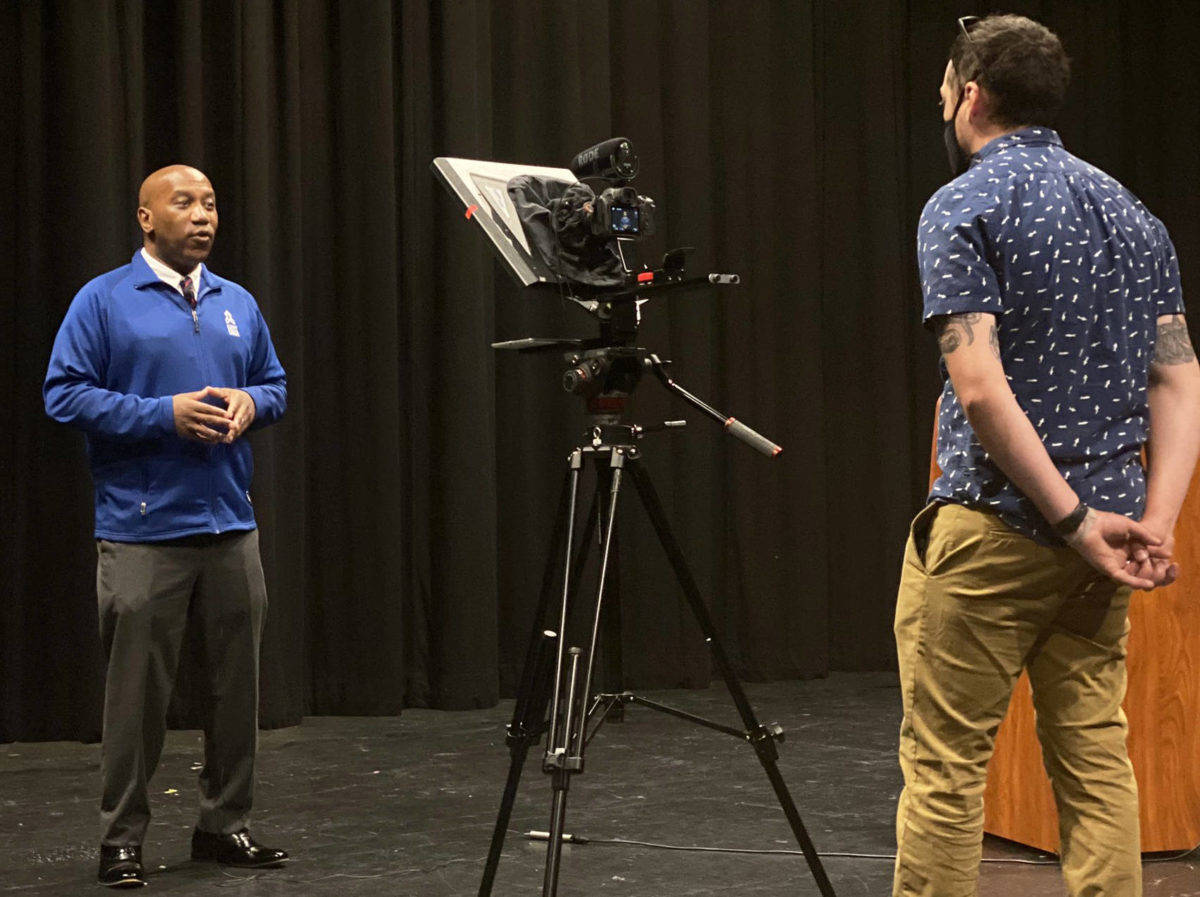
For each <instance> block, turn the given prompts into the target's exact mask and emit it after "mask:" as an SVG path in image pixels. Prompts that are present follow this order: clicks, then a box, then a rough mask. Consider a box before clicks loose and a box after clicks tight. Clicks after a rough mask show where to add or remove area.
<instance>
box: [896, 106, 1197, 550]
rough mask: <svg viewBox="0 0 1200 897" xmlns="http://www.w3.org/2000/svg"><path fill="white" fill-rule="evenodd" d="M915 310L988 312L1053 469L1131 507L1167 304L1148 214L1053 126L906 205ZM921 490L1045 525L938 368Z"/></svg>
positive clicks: (1167, 259)
mask: <svg viewBox="0 0 1200 897" xmlns="http://www.w3.org/2000/svg"><path fill="white" fill-rule="evenodd" d="M917 255H918V261H919V265H920V274H921V288H922V291H923V293H924V299H925V309H924V320H925V322H926V323H927V324H928V323H929V322H930V320H931V319H933V318H936V317H938V316H940V315H953V314H963V313H967V312H986V313H989V314H993V315H995V316H996V324H997V329H998V331H999V337H1000V360H1001V362H1002V364H1003V365H1004V371H1005V374H1006V376H1007V377H1008V382H1009V385H1010V386H1011V387H1012V390H1013V392H1014V394H1015V395H1016V397H1017V401H1018V402H1019V403H1020V405H1021V408H1022V409H1024V411H1025V413H1026V415H1028V417H1029V420H1030V421H1031V422H1032V423H1033V426H1034V428H1035V429H1036V430H1037V433H1038V435H1039V436H1040V437H1041V438H1042V442H1043V444H1044V445H1045V446H1046V450H1047V451H1048V452H1049V454H1050V457H1051V459H1052V460H1053V461H1054V463H1055V465H1056V466H1057V467H1058V470H1059V472H1060V473H1061V474H1062V475H1063V476H1064V477H1065V478H1066V480H1067V482H1068V483H1070V484H1071V486H1072V487H1073V488H1074V490H1075V492H1076V494H1078V495H1079V497H1080V498H1081V499H1082V500H1083V501H1085V502H1087V504H1088V505H1090V506H1091V507H1094V508H1097V509H1100V510H1105V511H1114V512H1116V513H1119V514H1124V515H1126V516H1129V517H1133V518H1140V517H1141V514H1142V510H1143V508H1144V506H1145V498H1146V482H1145V473H1144V471H1143V469H1142V465H1141V460H1140V454H1139V451H1140V449H1141V446H1142V444H1143V443H1144V442H1145V441H1146V435H1147V429H1148V405H1147V396H1146V386H1147V380H1148V377H1149V365H1150V360H1151V358H1152V357H1153V354H1154V340H1155V335H1156V332H1157V318H1158V316H1159V315H1166V314H1182V313H1183V297H1182V292H1181V290H1180V284H1179V265H1178V262H1177V260H1176V258H1175V249H1174V247H1173V246H1172V245H1171V240H1170V238H1169V237H1168V236H1167V232H1166V229H1165V228H1164V227H1163V225H1162V222H1160V221H1159V220H1158V219H1157V218H1155V217H1154V216H1153V215H1151V214H1150V213H1149V212H1148V211H1147V210H1146V208H1145V206H1143V205H1142V203H1141V202H1140V201H1138V199H1137V198H1136V197H1135V196H1134V195H1133V194H1132V193H1130V192H1129V191H1128V190H1126V189H1125V188H1124V187H1122V186H1121V185H1120V184H1119V183H1118V182H1117V181H1116V180H1114V179H1113V178H1111V177H1109V176H1108V175H1107V174H1105V173H1104V172H1102V171H1100V170H1099V169H1097V168H1095V167H1094V166H1092V165H1089V164H1088V163H1087V162H1084V161H1083V160H1081V159H1078V158H1076V157H1075V156H1073V155H1071V154H1070V153H1068V152H1067V151H1066V150H1065V149H1063V145H1062V141H1061V140H1060V139H1059V137H1058V134H1056V133H1055V132H1054V131H1052V130H1049V129H1046V128H1025V129H1022V130H1019V131H1015V132H1013V133H1010V134H1006V135H1004V136H1002V137H998V138H996V139H995V140H993V141H991V142H990V143H988V144H987V145H986V146H984V147H983V148H982V149H981V150H980V151H979V152H978V153H976V154H975V156H974V157H973V158H972V162H971V167H970V168H969V169H968V170H967V171H966V173H964V174H962V175H960V176H959V177H957V178H955V179H954V180H953V181H951V182H950V183H948V184H946V185H945V186H944V187H942V188H941V189H940V190H938V191H937V192H936V193H935V194H934V195H933V197H932V198H931V199H930V200H929V202H928V203H927V204H926V205H925V209H924V211H923V212H922V213H921V221H920V224H919V226H918V232H917ZM942 374H943V377H944V379H945V387H944V389H943V392H942V400H941V413H940V416H939V419H938V436H937V460H938V466H940V467H941V469H942V475H941V477H939V478H938V480H937V482H935V483H934V485H933V489H932V491H931V493H930V499H931V500H941V501H949V502H954V503H957V504H963V505H968V506H973V507H979V508H983V509H987V510H990V511H993V512H995V513H996V514H998V515H999V516H1000V517H1001V519H1003V520H1004V521H1005V522H1006V523H1008V524H1009V525H1010V526H1012V527H1013V528H1014V529H1016V530H1018V531H1019V532H1021V533H1024V534H1025V535H1027V536H1030V537H1031V538H1034V539H1036V540H1037V541H1039V542H1044V543H1053V542H1056V541H1058V539H1057V537H1056V536H1055V535H1054V533H1053V530H1052V529H1051V528H1050V525H1049V523H1048V522H1047V521H1046V519H1045V518H1044V517H1043V516H1042V515H1041V513H1040V512H1039V511H1038V510H1037V508H1036V507H1035V506H1034V504H1033V502H1031V501H1030V500H1029V499H1027V498H1026V497H1025V496H1024V495H1023V494H1022V493H1021V492H1020V491H1019V490H1018V489H1017V488H1016V487H1015V486H1014V485H1013V484H1012V483H1011V482H1009V480H1008V478H1007V477H1006V476H1005V475H1004V474H1003V473H1002V472H1001V471H1000V469H999V468H998V467H997V466H996V465H995V463H994V462H993V461H991V459H990V458H989V457H988V454H987V453H986V452H985V451H984V450H983V448H982V446H981V445H980V444H979V440H978V439H977V438H976V436H975V433H974V431H973V430H972V429H971V425H970V424H969V423H968V422H967V418H966V415H965V414H964V412H963V408H962V405H961V404H960V403H959V401H958V397H957V396H956V395H955V392H954V384H953V383H952V382H951V381H950V378H949V377H948V376H946V372H945V364H944V363H943V364H942Z"/></svg>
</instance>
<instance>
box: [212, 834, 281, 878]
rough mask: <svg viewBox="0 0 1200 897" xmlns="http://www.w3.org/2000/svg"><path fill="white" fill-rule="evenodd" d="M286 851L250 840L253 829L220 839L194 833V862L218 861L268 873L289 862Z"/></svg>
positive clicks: (218, 836) (219, 836)
mask: <svg viewBox="0 0 1200 897" xmlns="http://www.w3.org/2000/svg"><path fill="white" fill-rule="evenodd" d="M287 858H288V855H287V853H286V852H285V851H282V850H275V849H273V848H270V847H263V846H262V845H261V844H258V843H256V842H255V840H254V839H253V838H251V837H250V830H249V829H242V830H241V831H240V832H234V833H233V834H232V835H217V834H213V833H212V832H202V831H201V830H200V829H196V830H195V831H193V832H192V859H193V860H216V861H217V862H218V863H220V864H222V865H223V866H242V867H244V868H248V869H264V868H267V867H270V866H282V865H283V863H284V861H285V860H287Z"/></svg>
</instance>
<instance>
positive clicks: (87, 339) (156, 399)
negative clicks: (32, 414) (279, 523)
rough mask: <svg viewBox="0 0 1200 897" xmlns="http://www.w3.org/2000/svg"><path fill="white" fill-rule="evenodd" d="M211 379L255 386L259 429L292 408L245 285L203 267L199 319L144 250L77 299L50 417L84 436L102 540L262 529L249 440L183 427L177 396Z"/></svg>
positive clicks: (66, 327) (49, 388) (50, 396)
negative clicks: (186, 432)
mask: <svg viewBox="0 0 1200 897" xmlns="http://www.w3.org/2000/svg"><path fill="white" fill-rule="evenodd" d="M205 386H223V387H233V388H235V389H243V390H245V391H246V392H247V393H249V394H250V396H251V398H253V399H254V405H255V416H254V424H253V426H254V427H261V426H263V425H265V424H269V423H272V422H274V421H276V420H278V419H279V417H280V416H281V415H282V414H283V411H284V408H285V407H286V406H287V380H286V378H285V377H284V373H283V367H282V366H281V365H280V364H279V359H278V357H276V355H275V348H274V346H272V345H271V335H270V333H269V332H268V330H267V324H266V321H264V320H263V317H262V313H261V312H260V311H259V310H258V304H257V303H256V302H255V301H254V297H252V296H251V295H250V294H249V293H248V292H246V290H244V289H243V288H242V287H240V286H238V285H237V284H236V283H233V282H232V281H230V280H225V279H224V278H221V277H217V276H215V275H214V274H213V273H212V272H210V271H209V270H207V269H204V271H203V273H202V275H201V277H200V287H199V292H198V295H197V301H196V313H195V316H194V317H193V314H192V310H191V309H190V308H189V307H188V304H187V302H186V301H185V300H184V298H183V296H182V295H180V294H179V293H178V292H177V291H176V290H173V289H171V287H169V286H168V285H167V284H165V283H163V282H162V281H161V280H160V279H159V278H158V276H157V275H156V274H155V273H154V272H153V271H152V270H151V269H150V266H149V265H148V264H146V260H145V259H144V258H142V255H141V253H140V252H139V253H137V254H135V255H134V257H133V261H132V262H131V263H130V264H128V265H123V266H122V267H120V268H117V269H116V270H115V271H109V272H108V273H107V274H102V275H101V276H100V277H97V278H96V279H95V280H93V281H91V282H90V283H88V284H87V285H86V286H84V288H83V289H81V290H80V291H79V293H78V294H77V295H76V296H75V299H74V301H73V302H72V303H71V307H70V309H68V311H67V316H66V318H65V319H64V320H63V323H62V326H61V327H60V328H59V331H58V336H57V338H56V339H55V340H54V350H53V351H52V352H51V355H50V367H49V369H48V370H47V372H46V383H45V386H44V389H43V396H44V398H45V401H46V413H47V414H49V415H50V417H52V418H54V419H55V420H57V421H61V422H62V423H65V424H71V425H72V426H75V427H78V428H79V429H81V430H83V431H84V432H85V433H86V434H87V446H88V457H89V459H90V460H91V467H92V480H93V484H94V486H95V490H96V538H97V539H110V540H112V541H117V542H155V541H160V540H163V539H174V538H178V537H180V536H188V535H194V534H197V533H222V532H226V531H229V530H250V529H254V527H255V522H254V509H253V507H252V506H251V503H250V478H251V475H252V473H253V467H254V461H253V458H252V457H251V452H250V444H249V443H248V442H247V441H246V440H245V439H244V438H243V439H238V440H235V441H234V442H233V443H232V444H230V445H225V444H224V443H221V444H217V445H208V444H206V443H199V442H193V441H191V440H187V439H183V438H182V437H180V436H179V435H178V434H176V432H175V413H174V408H173V405H172V397H173V396H174V395H176V394H177V393H181V392H195V391H196V390H199V389H203V388H204V387H205Z"/></svg>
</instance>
